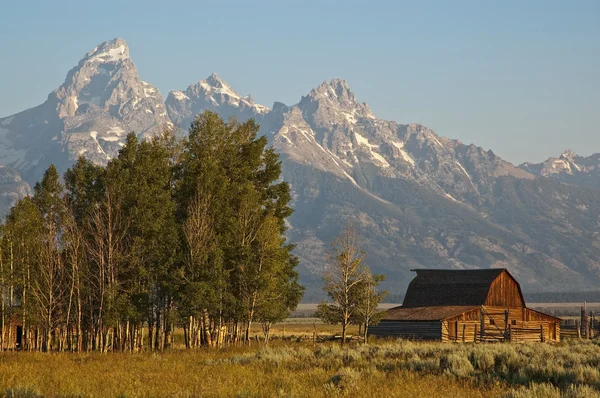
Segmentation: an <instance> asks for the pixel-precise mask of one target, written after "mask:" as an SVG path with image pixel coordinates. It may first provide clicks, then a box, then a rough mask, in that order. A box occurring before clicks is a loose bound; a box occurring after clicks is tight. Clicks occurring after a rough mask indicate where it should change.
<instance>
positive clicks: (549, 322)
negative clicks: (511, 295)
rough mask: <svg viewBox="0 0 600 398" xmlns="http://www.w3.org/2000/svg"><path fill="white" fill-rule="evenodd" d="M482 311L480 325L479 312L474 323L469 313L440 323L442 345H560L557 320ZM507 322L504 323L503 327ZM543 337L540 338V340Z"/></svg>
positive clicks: (523, 311) (521, 311) (515, 311)
mask: <svg viewBox="0 0 600 398" xmlns="http://www.w3.org/2000/svg"><path fill="white" fill-rule="evenodd" d="M506 310H507V308H503V307H483V308H482V312H483V325H482V322H481V317H480V314H479V312H478V313H477V318H478V320H475V319H474V318H475V317H474V316H473V314H472V312H471V313H467V314H461V315H459V316H456V317H452V318H448V319H446V320H444V321H443V322H442V340H444V341H463V336H464V341H466V342H468V341H478V340H479V339H481V329H482V327H483V330H484V333H483V340H485V341H503V340H504V339H505V338H508V337H509V336H510V337H509V338H510V339H511V340H513V341H541V340H544V341H546V340H552V341H560V320H558V319H557V318H554V317H552V316H549V315H546V314H542V313H540V312H537V311H534V310H531V309H529V308H524V307H523V308H509V309H508V319H507V317H506V315H507V314H506V312H505V311H506ZM507 321H508V323H507ZM542 333H543V338H542Z"/></svg>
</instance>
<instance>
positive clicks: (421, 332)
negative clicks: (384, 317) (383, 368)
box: [368, 321, 442, 340]
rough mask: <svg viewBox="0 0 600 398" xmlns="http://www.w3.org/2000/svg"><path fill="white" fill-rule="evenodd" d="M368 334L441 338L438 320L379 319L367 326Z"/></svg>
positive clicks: (415, 338) (410, 337) (440, 327)
mask: <svg viewBox="0 0 600 398" xmlns="http://www.w3.org/2000/svg"><path fill="white" fill-rule="evenodd" d="M368 333H369V335H370V336H377V337H401V338H405V339H411V340H441V339H442V323H441V322H440V321H381V322H379V324H378V325H376V326H369V331H368Z"/></svg>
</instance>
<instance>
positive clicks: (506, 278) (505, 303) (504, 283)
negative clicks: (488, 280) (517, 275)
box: [485, 271, 525, 308]
mask: <svg viewBox="0 0 600 398" xmlns="http://www.w3.org/2000/svg"><path fill="white" fill-rule="evenodd" d="M485 305H486V306H493V307H509V308H518V307H525V301H524V299H523V295H522V294H521V288H520V287H519V284H518V283H517V281H515V280H514V279H513V278H512V277H511V276H510V274H509V273H508V272H506V271H504V272H502V273H501V274H500V275H498V277H496V279H494V281H493V282H492V284H491V285H490V290H489V292H488V295H487V298H486V300H485Z"/></svg>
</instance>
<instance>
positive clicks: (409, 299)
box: [402, 268, 516, 308]
mask: <svg viewBox="0 0 600 398" xmlns="http://www.w3.org/2000/svg"><path fill="white" fill-rule="evenodd" d="M413 271H415V272H416V273H417V276H416V277H415V278H414V279H413V280H412V281H411V282H410V284H409V285H408V290H407V291H406V296H405V297H404V303H403V304H402V306H403V307H404V308H414V307H432V306H479V305H484V304H485V301H486V298H487V296H488V292H489V291H490V286H491V284H492V282H493V281H494V280H495V279H496V278H497V277H498V276H499V275H500V274H501V273H502V272H504V271H506V269H505V268H490V269H472V270H441V269H416V270H413ZM513 279H514V278H513ZM515 282H516V281H515Z"/></svg>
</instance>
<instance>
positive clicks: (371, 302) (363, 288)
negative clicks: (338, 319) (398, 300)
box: [354, 271, 388, 343]
mask: <svg viewBox="0 0 600 398" xmlns="http://www.w3.org/2000/svg"><path fill="white" fill-rule="evenodd" d="M384 280H385V275H381V274H371V272H370V271H368V273H367V275H366V277H365V278H364V280H363V282H361V283H360V285H359V286H357V289H356V290H357V292H356V295H355V296H354V299H355V301H356V306H355V313H354V321H355V322H356V323H358V325H359V333H360V332H361V329H362V335H363V339H364V340H363V341H364V342H365V343H366V342H367V333H368V330H369V325H374V324H377V323H379V321H380V320H381V317H382V316H383V312H382V311H379V310H378V309H377V307H379V303H381V301H382V300H383V299H384V298H385V297H386V296H387V294H388V292H387V291H385V290H383V291H378V290H377V286H378V285H379V283H381V282H383V281H384Z"/></svg>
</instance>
